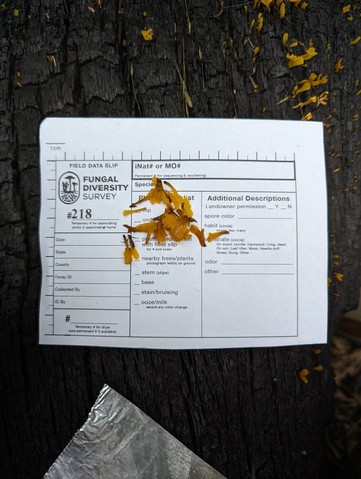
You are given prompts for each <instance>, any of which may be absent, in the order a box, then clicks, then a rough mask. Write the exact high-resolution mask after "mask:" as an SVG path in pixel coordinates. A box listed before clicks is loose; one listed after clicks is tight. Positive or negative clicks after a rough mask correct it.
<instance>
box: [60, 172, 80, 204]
mask: <svg viewBox="0 0 361 479" xmlns="http://www.w3.org/2000/svg"><path fill="white" fill-rule="evenodd" d="M58 192H59V199H60V201H62V202H63V203H65V204H67V205H71V204H72V203H75V202H76V201H77V200H78V199H79V196H80V179H79V177H78V175H76V174H75V173H73V172H72V171H67V172H66V173H63V174H62V175H61V177H60V178H59V188H58Z"/></svg>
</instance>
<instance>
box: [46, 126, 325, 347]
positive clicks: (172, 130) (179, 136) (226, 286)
mask: <svg viewBox="0 0 361 479" xmlns="http://www.w3.org/2000/svg"><path fill="white" fill-rule="evenodd" d="M40 161H41V217H40V243H41V260H42V268H43V277H42V289H41V300H40V317H39V337H40V339H39V340H40V343H41V344H62V345H67V344H68V345H88V346H113V347H136V348H167V349H192V348H235V347H260V346H283V345H297V344H317V343H324V342H326V341H327V255H328V253H327V252H328V244H327V196H326V180H325V160H324V146H323V127H322V123H318V122H298V121H276V120H228V119H227V120H224V119H116V118H112V119H110V118H107V119H105V118H104V119H103V118H92V119H90V118H87V119H85V118H49V119H46V120H45V121H44V122H43V123H42V125H41V128H40ZM154 176H155V177H157V178H159V179H161V180H166V181H167V182H170V183H171V184H172V185H173V186H174V188H176V190H177V191H178V192H179V194H180V195H182V196H185V197H186V198H188V200H189V201H190V203H191V205H192V210H193V214H194V218H195V219H196V220H197V225H198V227H199V228H200V229H204V230H205V232H206V234H207V233H208V232H217V231H222V230H227V231H228V232H229V233H228V234H225V235H222V236H220V237H218V238H216V239H215V240H214V241H212V242H210V243H207V246H206V247H202V246H201V245H200V244H199V242H198V240H197V238H196V237H195V236H194V237H192V238H191V239H187V240H186V241H182V242H176V241H172V240H167V241H166V242H165V243H163V244H158V243H157V241H156V240H155V239H154V238H153V237H152V238H151V239H150V241H149V242H148V243H146V241H145V235H143V234H139V233H132V239H133V241H134V243H135V246H136V249H137V250H138V252H139V259H136V260H134V261H133V262H132V263H131V264H125V262H124V235H128V231H127V229H126V228H125V226H124V224H130V225H133V226H136V225H139V224H141V223H144V222H149V221H151V220H152V219H153V218H155V217H157V216H159V215H160V214H161V213H162V211H163V210H164V207H163V210H162V207H161V205H158V204H150V203H149V202H148V203H146V202H144V203H143V204H141V206H143V207H145V208H144V210H143V211H140V212H139V213H137V214H133V215H130V216H127V217H125V216H124V215H123V211H124V210H125V209H129V206H130V205H131V204H132V203H135V202H137V201H139V199H141V198H143V197H144V196H145V195H146V194H147V193H148V192H149V190H150V189H151V188H152V186H153V183H152V178H153V177H154Z"/></svg>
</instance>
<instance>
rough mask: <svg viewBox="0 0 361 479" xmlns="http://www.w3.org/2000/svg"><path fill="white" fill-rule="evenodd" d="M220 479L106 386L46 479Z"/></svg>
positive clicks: (211, 469)
mask: <svg viewBox="0 0 361 479" xmlns="http://www.w3.org/2000/svg"><path fill="white" fill-rule="evenodd" d="M100 478H101V479H113V478H114V479H115V478H116V479H146V478H147V479H148V478H149V479H150V478H157V479H172V478H174V479H221V478H223V479H224V476H222V475H221V474H219V473H218V472H217V471H216V470H214V469H213V468H212V467H210V466H209V465H208V464H207V463H205V462H204V461H203V460H202V459H200V458H199V457H198V456H196V455H195V454H193V452H192V451H190V450H189V449H187V448H186V447H185V446H184V445H183V444H181V443H180V442H179V441H178V440H177V439H175V438H174V437H173V436H172V435H171V434H169V433H168V432H167V431H166V430H165V429H163V428H162V427H161V426H159V424H157V423H156V422H155V421H153V420H152V419H151V418H150V417H149V416H147V415H146V414H145V413H144V412H143V411H141V410H140V409H139V408H137V407H136V406H135V405H134V404H132V403H131V402H130V401H128V400H127V399H125V398H124V397H123V396H121V395H120V394H118V393H117V392H116V391H114V390H113V389H112V388H110V387H109V386H108V385H105V386H104V387H103V388H102V390H101V391H100V394H99V396H98V398H97V400H96V402H95V404H94V406H93V407H92V409H91V411H90V413H89V416H88V419H87V421H86V422H85V424H84V425H83V426H82V427H81V428H80V429H79V431H77V432H76V434H75V435H74V437H73V438H72V440H71V441H70V443H69V444H68V445H67V447H66V448H65V449H64V451H63V452H62V453H61V454H60V456H59V457H58V459H57V460H56V461H55V462H54V464H53V465H52V466H51V468H50V469H49V471H48V472H47V473H46V474H45V476H44V479H100Z"/></svg>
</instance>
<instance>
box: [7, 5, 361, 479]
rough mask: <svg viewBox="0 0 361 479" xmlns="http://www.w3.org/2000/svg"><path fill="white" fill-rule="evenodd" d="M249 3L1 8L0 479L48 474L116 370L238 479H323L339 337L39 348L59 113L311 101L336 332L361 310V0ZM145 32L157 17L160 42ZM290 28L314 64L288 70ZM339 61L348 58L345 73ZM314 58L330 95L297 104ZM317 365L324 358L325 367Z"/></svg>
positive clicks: (260, 112)
mask: <svg viewBox="0 0 361 479" xmlns="http://www.w3.org/2000/svg"><path fill="white" fill-rule="evenodd" d="M243 3H245V4H246V2H240V1H236V0H234V1H233V3H232V2H230V1H224V2H222V1H218V2H217V1H209V0H193V1H192V0H176V1H162V0H154V1H153V2H150V1H138V0H134V1H129V0H124V1H122V0H102V1H99V2H98V1H95V0H84V1H81V0H52V1H51V0H47V1H46V0H39V2H23V1H20V0H15V1H14V2H10V1H8V0H4V1H3V3H2V4H1V5H0V32H1V33H0V35H1V39H0V40H1V49H0V152H1V162H0V198H1V210H0V245H1V246H0V258H1V262H0V288H1V296H0V298H1V309H0V337H1V366H0V368H1V382H0V395H1V408H0V417H1V423H0V439H1V443H0V446H1V447H0V460H1V467H0V475H1V477H4V478H9V479H13V478H14V479H15V478H16V479H17V478H19V479H21V478H26V479H33V478H34V479H36V478H40V477H42V475H43V474H44V473H45V472H46V471H47V469H48V468H49V466H50V465H51V464H52V463H53V461H54V460H55V459H56V457H57V455H58V454H59V453H60V452H61V451H62V449H63V448H64V447H65V445H66V444H67V442H68V441H69V440H70V438H71V437H72V436H73V434H74V433H75V431H76V430H77V428H79V427H80V426H81V424H82V423H83V422H84V421H85V419H86V417H87V414H88V411H89V409H90V407H91V405H92V404H93V403H94V401H95V398H96V397H97V395H98V392H99V390H100V389H101V387H102V386H103V384H104V383H105V382H106V383H108V384H109V385H110V386H111V387H113V388H114V389H115V390H117V391H118V392H119V393H121V394H122V395H124V396H125V397H126V398H128V399H129V400H130V401H132V402H134V403H135V404H136V405H137V406H138V407H140V408H141V409H142V410H144V411H145V412H146V413H147V414H149V415H150V416H151V417H152V418H153V419H154V420H156V421H157V422H158V423H159V424H160V425H162V426H163V427H164V428H165V429H167V430H168V431H169V432H170V433H172V434H173V435H174V436H175V437H176V438H178V439H179V440H180V441H182V442H183V443H184V444H185V445H186V446H188V447H189V448H190V449H191V450H192V451H194V452H195V453H197V454H198V455H199V456H201V457H202V458H203V459H204V460H205V461H207V462H208V463H209V464H211V465H212V466H213V467H215V468H216V469H217V470H219V471H220V472H221V473H223V474H224V475H225V476H226V477H228V478H229V479H233V478H257V479H266V478H267V479H268V478H274V479H280V478H292V479H296V478H311V477H312V478H316V477H318V470H319V467H320V464H321V462H322V457H323V452H324V445H325V441H324V432H325V427H326V425H327V423H328V422H329V421H330V419H331V417H332V394H333V372H332V370H331V368H330V365H329V354H328V347H327V346H325V345H323V346H321V352H318V351H316V352H315V346H313V345H306V346H302V347H284V348H264V349H262V348H261V349H233V350H206V351H156V350H130V349H106V348H87V347H55V346H52V347H49V346H39V345H38V310H39V294H40V281H41V265H40V258H39V236H38V226H39V204H40V196H39V195H40V193H39V188H40V176H39V148H38V132H39V124H40V122H41V121H42V119H44V118H45V117H48V116H71V117H75V116H84V117H95V116H97V117H134V116H136V117H140V116H141V117H184V116H191V117H209V118H212V117H217V118H219V117H220V118H262V119H295V120H299V119H301V117H302V116H303V115H304V114H306V113H307V112H310V111H312V112H313V119H314V120H318V121H323V122H324V123H325V151H326V169H327V178H328V200H329V234H330V242H329V251H330V273H329V276H330V288H329V326H330V335H331V333H332V331H333V330H334V329H335V327H336V324H337V321H338V319H339V318H340V316H341V314H342V312H343V311H345V310H349V309H353V308H354V307H355V306H356V304H357V298H358V288H359V285H360V258H361V254H360V241H361V234H360V233H361V232H360V225H361V215H360V211H361V210H360V191H359V175H360V150H361V145H360V130H359V120H358V114H359V112H360V99H361V95H360V94H358V95H357V92H359V91H360V88H361V62H360V60H359V58H360V53H361V50H360V48H361V41H359V42H356V39H357V37H358V35H360V34H361V17H360V13H361V7H360V2H359V1H353V2H351V7H352V8H351V11H350V12H347V11H346V12H344V11H343V7H344V6H346V5H347V4H348V2H339V1H338V0H331V1H330V0H309V5H308V8H306V9H302V8H300V6H299V7H295V6H292V5H290V4H288V5H287V11H286V16H285V17H284V18H283V19H280V14H279V11H278V10H277V8H275V7H273V6H272V7H271V9H270V11H269V12H268V11H267V8H266V6H263V7H262V6H260V7H259V8H256V7H254V5H253V3H252V2H251V3H247V8H246V9H245V8H244V5H243ZM266 3H267V2H266ZM247 9H248V12H246V10H247ZM346 10H347V9H346ZM259 13H262V14H263V17H264V25H263V28H262V29H261V31H260V32H258V31H257V22H258V19H259V17H258V14H259ZM351 16H352V18H350V17H351ZM252 19H255V26H254V27H253V28H252V29H251V28H250V26H251V22H252ZM145 28H152V29H153V38H152V40H150V41H147V40H146V39H144V38H143V36H142V33H141V31H142V30H144V29H145ZM284 32H288V33H289V39H290V40H292V39H297V40H299V41H302V42H303V43H304V44H305V46H307V47H308V46H309V40H311V39H312V41H313V43H314V47H315V48H316V50H317V56H315V57H314V58H312V59H311V60H310V61H309V62H307V63H308V65H307V67H295V68H289V67H288V65H287V59H286V56H285V55H286V53H287V51H288V50H287V48H288V47H287V45H283V44H282V35H283V33H284ZM352 40H354V42H353V43H351V41H352ZM256 47H259V48H260V50H259V52H258V53H256V52H255V48H256ZM302 48H303V47H302ZM340 58H342V59H343V63H342V64H341V65H343V66H344V68H343V69H341V70H339V71H338V72H336V71H335V68H334V66H335V64H336V63H337V61H338V60H339V59H340ZM312 71H313V72H316V73H322V74H324V75H328V84H326V85H324V89H325V90H328V91H329V100H328V104H327V105H317V104H312V105H310V106H307V107H305V108H304V109H303V111H302V112H300V111H299V109H294V108H293V106H295V103H296V102H297V101H298V100H297V99H296V100H292V99H288V100H285V101H282V100H283V99H285V98H286V97H288V96H289V95H290V93H291V91H292V88H293V87H294V85H295V84H296V83H297V82H298V81H300V80H302V79H304V78H307V77H308V76H309V75H310V73H311V72H312ZM318 91H322V90H318ZM312 94H313V93H312V92H310V93H309V94H306V95H305V96H304V97H302V98H307V95H308V96H311V95H312ZM311 121H312V120H311ZM259 134H260V136H261V135H262V131H260V132H259ZM279 134H280V135H282V134H283V132H282V131H280V132H279ZM314 261H317V258H314ZM335 273H338V274H336V275H335ZM341 274H342V275H343V276H341ZM310 287H312V277H310ZM279 295H280V301H282V291H280V292H279ZM224 314H227V311H226V310H225V311H224ZM317 353H318V354H317ZM319 364H321V365H322V366H323V370H322V371H317V370H314V369H313V368H314V367H315V366H318V365H319ZM303 368H307V369H309V371H310V374H309V376H308V378H309V381H308V383H307V384H305V383H304V382H302V381H301V380H300V378H299V376H298V372H299V371H300V370H302V369H303Z"/></svg>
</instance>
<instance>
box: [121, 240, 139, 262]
mask: <svg viewBox="0 0 361 479" xmlns="http://www.w3.org/2000/svg"><path fill="white" fill-rule="evenodd" d="M123 240H124V244H125V250H124V263H125V264H130V263H131V262H132V261H133V258H134V259H138V258H139V253H138V251H137V248H136V247H135V244H134V241H133V239H132V237H131V235H128V238H127V237H126V236H125V235H123Z"/></svg>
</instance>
